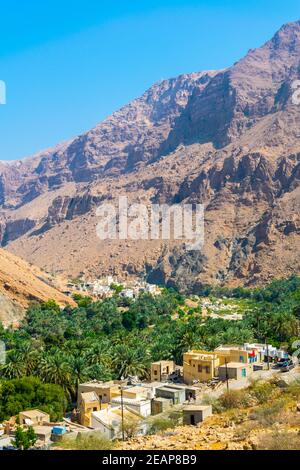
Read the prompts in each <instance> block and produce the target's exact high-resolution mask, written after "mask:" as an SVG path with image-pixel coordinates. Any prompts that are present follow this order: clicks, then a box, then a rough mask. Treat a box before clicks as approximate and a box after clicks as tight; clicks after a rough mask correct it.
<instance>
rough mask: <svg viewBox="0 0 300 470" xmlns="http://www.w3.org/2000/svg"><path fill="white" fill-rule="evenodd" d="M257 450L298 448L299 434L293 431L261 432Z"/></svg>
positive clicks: (299, 444)
mask: <svg viewBox="0 0 300 470" xmlns="http://www.w3.org/2000/svg"><path fill="white" fill-rule="evenodd" d="M258 450H300V436H299V434H296V433H295V432H286V431H284V432H278V431H275V432H272V433H266V434H263V435H262V436H261V437H260V439H259V442H258Z"/></svg>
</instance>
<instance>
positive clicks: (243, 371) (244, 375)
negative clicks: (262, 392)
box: [242, 369, 246, 377]
mask: <svg viewBox="0 0 300 470" xmlns="http://www.w3.org/2000/svg"><path fill="white" fill-rule="evenodd" d="M242 377H246V369H242Z"/></svg>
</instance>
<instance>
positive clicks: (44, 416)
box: [19, 409, 50, 426]
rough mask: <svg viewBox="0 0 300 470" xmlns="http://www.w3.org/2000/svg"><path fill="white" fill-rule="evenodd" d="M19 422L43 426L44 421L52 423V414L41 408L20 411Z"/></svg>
mask: <svg viewBox="0 0 300 470" xmlns="http://www.w3.org/2000/svg"><path fill="white" fill-rule="evenodd" d="M19 422H20V424H21V425H23V424H27V425H28V426H42V425H43V424H44V423H50V416H49V414H48V413H45V412H44V411H41V410H37V409H36V410H28V411H21V413H19Z"/></svg>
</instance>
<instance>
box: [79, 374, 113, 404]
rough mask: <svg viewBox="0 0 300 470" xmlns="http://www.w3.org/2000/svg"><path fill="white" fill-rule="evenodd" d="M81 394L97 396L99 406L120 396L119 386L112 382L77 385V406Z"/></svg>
mask: <svg viewBox="0 0 300 470" xmlns="http://www.w3.org/2000/svg"><path fill="white" fill-rule="evenodd" d="M83 392H95V393H96V394H97V395H98V397H99V401H100V403H101V404H103V403H110V402H111V399H112V398H113V397H115V396H117V395H120V385H119V384H118V383H116V382H114V381H113V380H111V381H109V382H100V381H98V380H92V381H91V382H86V383H83V384H79V387H78V398H77V403H78V405H79V403H80V398H81V393H83ZM78 407H79V406H78Z"/></svg>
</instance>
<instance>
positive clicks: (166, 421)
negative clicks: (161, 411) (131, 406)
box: [148, 418, 176, 434]
mask: <svg viewBox="0 0 300 470" xmlns="http://www.w3.org/2000/svg"><path fill="white" fill-rule="evenodd" d="M175 426H176V422H175V421H174V420H172V419H170V418H155V419H154V420H153V421H152V422H151V425H150V427H149V431H148V434H157V433H158V432H161V431H166V430H167V429H172V428H174V427H175Z"/></svg>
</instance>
